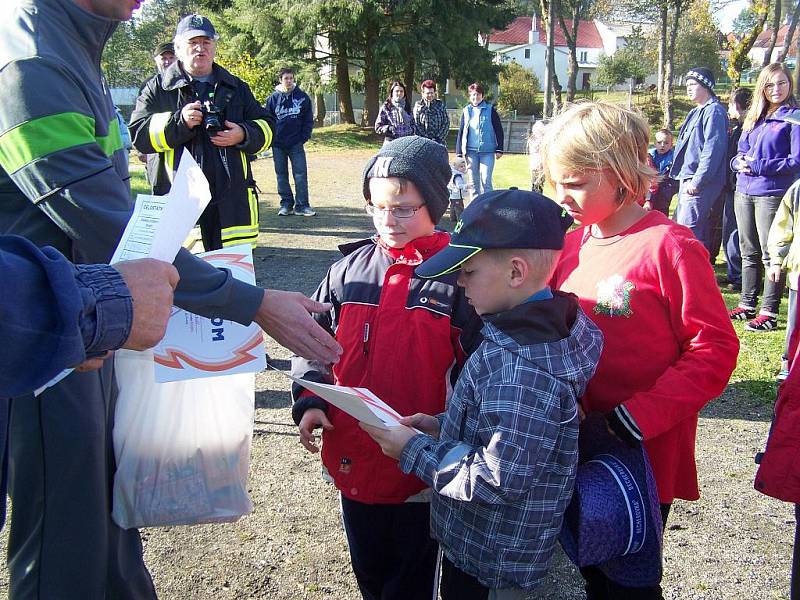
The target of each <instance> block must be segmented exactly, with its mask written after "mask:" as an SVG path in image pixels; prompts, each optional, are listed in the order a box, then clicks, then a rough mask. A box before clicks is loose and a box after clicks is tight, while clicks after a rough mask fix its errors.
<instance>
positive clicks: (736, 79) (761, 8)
mask: <svg viewBox="0 0 800 600" xmlns="http://www.w3.org/2000/svg"><path fill="white" fill-rule="evenodd" d="M752 2H753V4H752V10H753V12H754V13H755V14H756V24H755V27H753V29H751V30H750V32H749V33H747V34H745V35H744V36H743V37H742V39H741V40H740V41H739V43H738V44H736V45H735V46H734V47H733V48H731V57H730V61H729V62H728V77H730V79H731V89H736V88H737V87H739V83H740V82H741V80H742V68H743V67H744V61H745V60H746V59H747V53H748V52H750V49H751V48H752V47H753V44H754V43H755V41H756V38H757V37H758V34H759V33H761V31H762V30H763V29H764V23H766V22H767V14H768V13H769V0H752Z"/></svg>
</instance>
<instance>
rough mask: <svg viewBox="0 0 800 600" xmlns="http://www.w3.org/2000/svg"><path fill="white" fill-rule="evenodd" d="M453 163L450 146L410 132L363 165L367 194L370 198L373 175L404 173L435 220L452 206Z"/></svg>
mask: <svg viewBox="0 0 800 600" xmlns="http://www.w3.org/2000/svg"><path fill="white" fill-rule="evenodd" d="M450 175H451V171H450V164H449V162H448V156H447V148H445V147H444V146H442V145H441V144H437V143H436V142H434V141H433V140H429V139H427V138H424V137H420V136H418V135H408V136H404V137H401V138H397V139H396V140H392V141H391V142H389V143H388V144H386V145H385V146H384V147H383V148H381V151H380V152H378V153H377V154H376V155H375V156H373V157H372V158H371V159H369V162H368V163H367V166H366V167H364V198H365V199H366V200H369V199H370V194H369V180H370V178H371V177H403V178H405V179H408V180H409V181H413V182H414V185H415V186H417V189H418V190H419V193H420V194H421V195H422V198H423V199H424V200H425V205H426V206H427V207H428V213H430V215H431V219H432V220H433V222H434V224H436V223H438V222H439V220H440V219H441V218H442V215H443V214H444V213H445V211H446V210H447V207H448V206H449V202H450V201H449V198H450V195H449V192H448V191H447V184H448V183H450Z"/></svg>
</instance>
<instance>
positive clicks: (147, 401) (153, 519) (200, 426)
mask: <svg viewBox="0 0 800 600" xmlns="http://www.w3.org/2000/svg"><path fill="white" fill-rule="evenodd" d="M115 367H116V377H117V383H118V385H119V390H120V391H119V398H118V399H117V407H116V413H115V423H114V452H115V455H116V459H117V471H116V474H115V476H114V506H113V511H112V518H113V519H114V521H115V522H116V523H117V525H119V526H120V527H123V528H125V529H129V528H131V527H153V526H160V525H194V524H197V523H216V522H220V521H235V520H237V519H238V518H239V517H241V516H242V515H246V514H248V513H249V512H251V511H252V510H253V504H252V502H251V501H250V498H249V497H248V495H247V471H248V467H249V464H250V444H251V441H252V435H253V416H254V402H255V375H254V374H253V373H241V374H237V375H227V376H223V377H212V378H206V379H192V380H188V381H177V382H172V383H155V379H154V374H153V354H152V352H151V351H146V352H133V351H128V350H121V351H118V352H117V353H116V355H115Z"/></svg>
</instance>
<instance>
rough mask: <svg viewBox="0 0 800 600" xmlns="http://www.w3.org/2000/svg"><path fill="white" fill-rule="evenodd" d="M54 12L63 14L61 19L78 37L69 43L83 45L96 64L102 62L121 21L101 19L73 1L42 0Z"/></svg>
mask: <svg viewBox="0 0 800 600" xmlns="http://www.w3.org/2000/svg"><path fill="white" fill-rule="evenodd" d="M40 1H41V3H42V4H43V5H45V6H47V7H48V8H50V9H51V10H53V11H57V12H60V13H62V14H63V16H62V17H61V18H63V19H64V20H66V21H68V22H69V23H70V24H71V25H72V28H73V29H74V30H75V33H76V37H75V38H74V39H73V40H70V41H69V43H74V42H77V43H79V44H82V45H83V46H84V47H85V48H86V50H87V52H88V53H89V55H90V56H91V57H92V59H93V60H94V61H95V62H99V61H100V56H101V55H102V54H103V48H104V47H105V45H106V42H108V39H109V38H110V37H111V35H112V34H113V33H114V31H116V29H117V27H118V26H119V21H114V20H113V19H108V18H106V17H99V16H97V15H95V14H93V13H90V12H88V11H86V10H84V9H82V8H81V7H80V6H78V5H77V4H75V2H73V0H40Z"/></svg>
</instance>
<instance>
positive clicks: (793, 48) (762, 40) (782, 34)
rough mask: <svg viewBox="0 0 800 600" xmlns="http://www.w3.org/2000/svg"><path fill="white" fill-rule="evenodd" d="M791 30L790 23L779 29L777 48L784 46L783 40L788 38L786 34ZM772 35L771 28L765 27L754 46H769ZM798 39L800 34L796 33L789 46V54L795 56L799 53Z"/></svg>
mask: <svg viewBox="0 0 800 600" xmlns="http://www.w3.org/2000/svg"><path fill="white" fill-rule="evenodd" d="M788 30H789V26H788V25H784V26H783V27H781V28H780V29H778V41H777V42H775V48H776V49H778V50H780V49H781V48H783V40H784V39H786V34H787V32H788ZM771 35H772V30H771V29H765V30H764V31H762V32H761V33H759V34H758V37H757V38H756V41H755V42H754V43H753V47H754V48H769V38H770V36H771ZM797 40H798V36H797V35H795V36H794V39H793V40H792V44H791V45H790V46H789V56H794V55H796V54H797Z"/></svg>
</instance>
